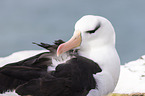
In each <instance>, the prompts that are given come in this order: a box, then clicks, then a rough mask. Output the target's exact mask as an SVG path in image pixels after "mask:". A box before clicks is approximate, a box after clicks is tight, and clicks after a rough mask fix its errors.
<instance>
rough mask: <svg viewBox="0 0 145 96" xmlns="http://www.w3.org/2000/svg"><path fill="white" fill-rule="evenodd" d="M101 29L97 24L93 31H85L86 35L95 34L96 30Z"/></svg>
mask: <svg viewBox="0 0 145 96" xmlns="http://www.w3.org/2000/svg"><path fill="white" fill-rule="evenodd" d="M100 27H101V24H100V23H99V24H98V25H97V26H96V27H95V29H94V30H90V31H86V33H90V34H91V33H95V31H96V30H98V29H99V28H100Z"/></svg>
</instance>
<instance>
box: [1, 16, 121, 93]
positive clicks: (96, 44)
mask: <svg viewBox="0 0 145 96" xmlns="http://www.w3.org/2000/svg"><path fill="white" fill-rule="evenodd" d="M37 45H39V46H41V47H44V48H46V49H48V50H49V51H50V52H44V53H41V54H38V55H36V56H33V57H31V58H28V59H25V60H22V61H19V62H16V63H11V64H7V65H5V66H3V67H1V68H0V93H4V92H6V91H8V90H16V92H17V93H18V94H19V95H22V96H23V95H25V96H27V95H29V96H30V95H31V96H103V95H106V94H108V93H110V92H112V91H113V90H114V88H115V86H116V84H117V81H118V78H119V73H120V59H119V56H118V53H117V51H116V48H115V31H114V28H113V26H112V24H111V23H110V22H109V21H108V20H107V19H105V18H104V17H101V16H93V15H87V16H83V17H82V18H81V19H80V20H78V21H77V22H76V24H75V32H74V34H73V37H72V38H71V39H70V40H69V41H67V42H66V43H63V42H62V41H61V40H58V41H56V42H55V44H54V45H49V44H44V43H41V44H37Z"/></svg>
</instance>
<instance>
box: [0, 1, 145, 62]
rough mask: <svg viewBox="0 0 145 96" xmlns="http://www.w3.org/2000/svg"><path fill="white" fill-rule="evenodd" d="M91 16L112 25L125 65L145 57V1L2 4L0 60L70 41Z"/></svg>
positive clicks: (14, 2)
mask: <svg viewBox="0 0 145 96" xmlns="http://www.w3.org/2000/svg"><path fill="white" fill-rule="evenodd" d="M88 14H92V15H100V16H103V17H106V18H107V19H109V20H110V21H111V22H112V24H113V26H114V28H115V31H116V48H117V50H118V53H119V55H120V59H121V62H122V64H124V63H127V62H129V61H131V60H135V59H138V58H139V57H140V56H142V55H145V27H144V26H145V0H0V57H5V56H8V55H10V54H12V53H14V52H17V51H22V50H41V49H42V48H40V47H38V46H36V45H33V44H32V42H37V43H39V42H44V43H50V44H52V42H53V41H54V40H57V39H63V40H65V41H67V40H68V39H69V38H70V37H71V36H72V34H73V31H74V25H75V22H76V21H77V20H78V19H80V18H81V17H82V16H84V15H88Z"/></svg>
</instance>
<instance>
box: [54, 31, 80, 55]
mask: <svg viewBox="0 0 145 96" xmlns="http://www.w3.org/2000/svg"><path fill="white" fill-rule="evenodd" d="M80 44H81V32H80V31H79V30H77V31H75V32H74V35H73V36H72V38H71V39H70V40H69V41H67V42H65V43H63V44H61V45H59V46H58V48H57V56H59V55H60V54H62V53H64V52H66V51H69V50H71V49H73V48H76V47H78V46H80Z"/></svg>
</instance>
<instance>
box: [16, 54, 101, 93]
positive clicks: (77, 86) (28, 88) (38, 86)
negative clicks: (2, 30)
mask: <svg viewBox="0 0 145 96" xmlns="http://www.w3.org/2000/svg"><path fill="white" fill-rule="evenodd" d="M101 71H102V70H101V68H100V67H99V66H98V64H97V63H95V62H93V61H91V60H89V59H87V58H84V57H81V56H76V58H73V59H71V60H69V61H68V62H66V63H65V64H59V65H58V66H57V67H56V70H55V71H54V72H51V73H47V74H46V75H45V76H44V77H42V78H39V79H33V80H31V81H29V82H27V83H25V84H23V85H20V86H19V87H18V88H17V89H16V92H17V93H18V94H19V95H32V96H86V95H87V94H88V92H89V91H90V90H91V89H95V88H96V85H97V82H96V81H95V79H94V78H93V74H96V73H98V72H101Z"/></svg>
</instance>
